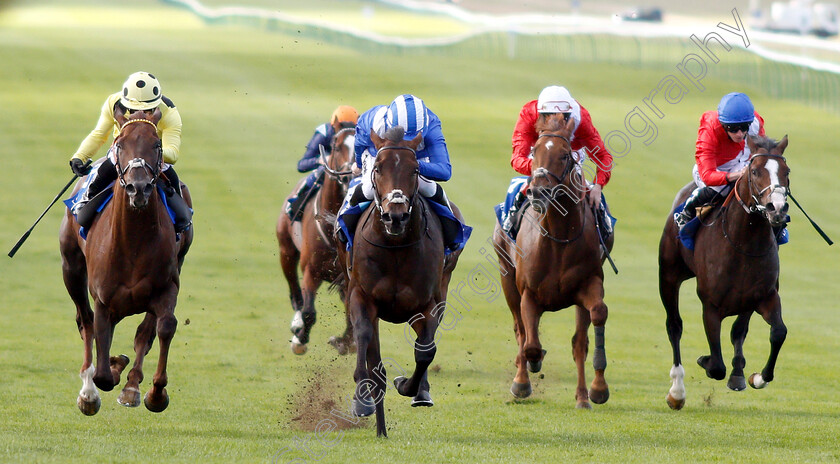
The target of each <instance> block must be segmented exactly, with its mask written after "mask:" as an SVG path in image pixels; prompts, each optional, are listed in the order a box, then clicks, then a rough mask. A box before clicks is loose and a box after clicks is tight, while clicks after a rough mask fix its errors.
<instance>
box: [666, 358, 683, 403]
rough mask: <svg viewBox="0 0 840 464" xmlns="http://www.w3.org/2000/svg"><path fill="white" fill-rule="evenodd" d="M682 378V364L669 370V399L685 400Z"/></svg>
mask: <svg viewBox="0 0 840 464" xmlns="http://www.w3.org/2000/svg"><path fill="white" fill-rule="evenodd" d="M684 378H685V369H683V367H682V364H680V365H677V366H674V367H672V368H671V389H670V390H669V391H668V393H670V394H671V397H672V398H674V399H675V400H684V399H685V384H684V383H683V379H684Z"/></svg>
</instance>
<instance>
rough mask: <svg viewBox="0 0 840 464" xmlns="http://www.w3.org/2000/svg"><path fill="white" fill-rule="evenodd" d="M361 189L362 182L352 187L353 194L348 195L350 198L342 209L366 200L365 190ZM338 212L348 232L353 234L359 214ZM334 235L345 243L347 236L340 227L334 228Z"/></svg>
mask: <svg viewBox="0 0 840 464" xmlns="http://www.w3.org/2000/svg"><path fill="white" fill-rule="evenodd" d="M362 190H363V189H362V184H359V185H357V186H356V187H355V188H354V189H353V195H352V196H350V200H349V201H348V202H347V207H346V208H342V209H343V210H348V209H350V208H352V207H354V206H358V204H359V203H362V202H364V201H368V199H367V197H365V192H363V191H362ZM338 214H339V216H341V220H342V221H344V225H345V226H347V230H348V231H349V232H350V234H351V235H353V234H355V232H356V225H357V223H358V222H359V216H360V215H358V214H344V213H343V212H339V213H338ZM336 237H337V238H338V241H339V242H341V243H347V237H346V236H345V235H344V230H343V229H342V228H341V227H338V228H336Z"/></svg>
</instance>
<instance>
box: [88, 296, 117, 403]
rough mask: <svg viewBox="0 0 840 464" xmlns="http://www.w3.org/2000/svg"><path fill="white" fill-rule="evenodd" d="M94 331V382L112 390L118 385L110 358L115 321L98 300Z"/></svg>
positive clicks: (100, 386) (102, 388)
mask: <svg viewBox="0 0 840 464" xmlns="http://www.w3.org/2000/svg"><path fill="white" fill-rule="evenodd" d="M93 333H94V338H95V340H96V368H95V369H94V373H93V382H94V383H95V384H96V386H97V387H99V389H100V390H104V391H111V390H113V389H114V385H116V383H115V382H114V373H113V372H112V371H111V358H110V351H111V339H112V338H113V336H114V321H112V320H111V314H110V313H109V312H108V309H107V308H105V306H104V305H102V304H101V303H99V302H96V311H95V312H94V314H93Z"/></svg>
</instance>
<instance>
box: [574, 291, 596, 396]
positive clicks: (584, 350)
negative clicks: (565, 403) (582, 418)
mask: <svg viewBox="0 0 840 464" xmlns="http://www.w3.org/2000/svg"><path fill="white" fill-rule="evenodd" d="M590 323H591V319H590V317H589V311H587V310H586V308H584V307H582V306H580V305H577V306H576V310H575V334H574V335H573V336H572V358H573V359H574V360H575V367H577V378H578V382H577V388H576V389H575V400H576V401H577V406H576V407H577V408H578V409H592V406H591V405H590V404H589V391H588V390H587V389H586V369H585V365H586V355H587V354H588V353H589V335H588V332H589V325H590Z"/></svg>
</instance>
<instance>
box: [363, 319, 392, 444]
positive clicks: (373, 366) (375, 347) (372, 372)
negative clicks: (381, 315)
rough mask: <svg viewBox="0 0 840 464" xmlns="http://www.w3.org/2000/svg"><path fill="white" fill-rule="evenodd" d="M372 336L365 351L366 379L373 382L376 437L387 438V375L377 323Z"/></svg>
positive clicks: (375, 322) (374, 325) (373, 325)
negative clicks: (380, 347) (380, 348)
mask: <svg viewBox="0 0 840 464" xmlns="http://www.w3.org/2000/svg"><path fill="white" fill-rule="evenodd" d="M372 327H373V336H372V337H371V339H370V345H368V350H367V355H368V356H367V365H368V378H370V379H371V380H373V383H374V385H375V386H374V387H373V388H372V393H373V401H374V403H375V408H376V436H377V437H387V436H388V430H387V428H386V427H385V386H386V385H387V377H386V376H387V374H386V372H385V366H384V365H383V364H382V355H381V353H380V351H379V321H374V322H373V324H372Z"/></svg>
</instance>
